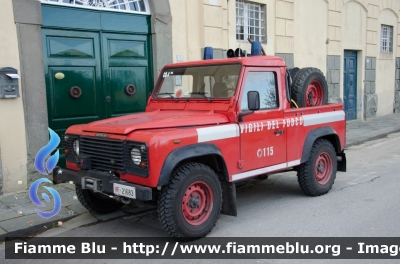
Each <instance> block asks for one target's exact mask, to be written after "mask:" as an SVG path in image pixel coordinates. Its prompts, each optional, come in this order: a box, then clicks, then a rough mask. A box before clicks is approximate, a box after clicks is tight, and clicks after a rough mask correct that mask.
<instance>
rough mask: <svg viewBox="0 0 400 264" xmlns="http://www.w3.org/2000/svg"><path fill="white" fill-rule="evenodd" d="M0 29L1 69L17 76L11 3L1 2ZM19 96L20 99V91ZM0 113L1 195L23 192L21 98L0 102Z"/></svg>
mask: <svg viewBox="0 0 400 264" xmlns="http://www.w3.org/2000/svg"><path fill="white" fill-rule="evenodd" d="M0 25H1V29H2V34H1V35H0V67H13V68H16V69H17V70H18V73H19V74H20V65H19V54H18V41H17V32H16V26H15V23H14V16H13V8H12V1H11V0H2V3H1V8H0ZM20 88H21V86H20ZM20 94H21V96H22V92H21V90H20ZM0 113H1V115H0V151H1V168H2V172H1V173H2V175H3V192H4V193H6V192H13V191H18V190H23V189H25V188H26V187H27V183H26V179H27V170H26V162H27V161H26V159H27V158H26V157H27V155H26V139H25V123H24V112H23V105H22V98H21V97H19V98H17V99H0ZM19 181H22V184H18V182H19Z"/></svg>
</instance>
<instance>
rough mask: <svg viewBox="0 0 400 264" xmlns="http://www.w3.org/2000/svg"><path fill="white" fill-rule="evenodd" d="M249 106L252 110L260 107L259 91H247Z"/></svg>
mask: <svg viewBox="0 0 400 264" xmlns="http://www.w3.org/2000/svg"><path fill="white" fill-rule="evenodd" d="M247 107H248V108H249V110H251V111H256V110H259V109H260V94H259V93H258V92H257V91H249V92H248V93H247Z"/></svg>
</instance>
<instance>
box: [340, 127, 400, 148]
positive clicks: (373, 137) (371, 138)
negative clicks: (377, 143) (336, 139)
mask: <svg viewBox="0 0 400 264" xmlns="http://www.w3.org/2000/svg"><path fill="white" fill-rule="evenodd" d="M397 132H400V128H396V129H394V130H392V131H389V132H385V133H382V134H379V135H376V136H372V137H369V138H366V139H362V140H359V141H356V142H353V143H350V144H346V146H345V148H349V147H352V146H356V145H360V144H362V143H365V142H368V141H372V140H375V139H380V138H384V137H386V136H388V135H390V134H393V133H397Z"/></svg>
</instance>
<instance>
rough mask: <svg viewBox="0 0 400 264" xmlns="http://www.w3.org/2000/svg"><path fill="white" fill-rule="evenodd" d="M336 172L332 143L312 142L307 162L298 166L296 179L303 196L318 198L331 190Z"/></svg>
mask: <svg viewBox="0 0 400 264" xmlns="http://www.w3.org/2000/svg"><path fill="white" fill-rule="evenodd" d="M336 171H337V159H336V152H335V149H334V148H333V146H332V143H331V142H329V141H328V140H326V139H319V140H317V141H315V142H314V145H313V147H312V149H311V154H310V158H309V160H308V161H307V162H305V163H303V164H301V165H300V166H299V169H298V171H297V179H298V182H299V185H300V188H301V189H302V190H303V192H304V193H305V194H307V195H310V196H319V195H322V194H325V193H327V192H328V191H329V190H330V189H331V188H332V185H333V183H334V181H335V177H336Z"/></svg>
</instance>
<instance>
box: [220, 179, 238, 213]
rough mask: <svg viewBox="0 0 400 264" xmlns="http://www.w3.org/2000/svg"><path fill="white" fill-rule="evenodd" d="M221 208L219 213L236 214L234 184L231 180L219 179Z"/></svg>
mask: <svg viewBox="0 0 400 264" xmlns="http://www.w3.org/2000/svg"><path fill="white" fill-rule="evenodd" d="M221 187H222V209H221V214H225V215H231V216H237V209H236V185H235V184H234V183H233V182H227V181H221Z"/></svg>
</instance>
